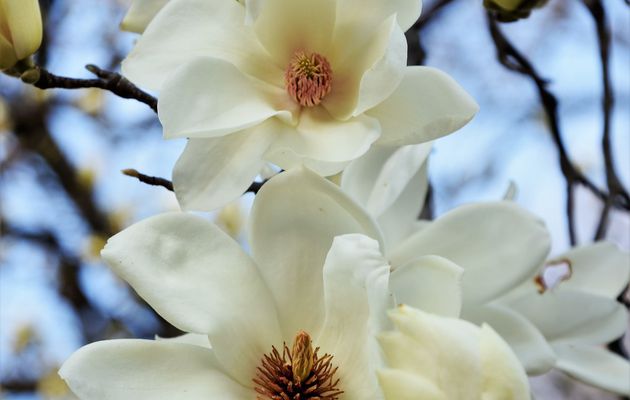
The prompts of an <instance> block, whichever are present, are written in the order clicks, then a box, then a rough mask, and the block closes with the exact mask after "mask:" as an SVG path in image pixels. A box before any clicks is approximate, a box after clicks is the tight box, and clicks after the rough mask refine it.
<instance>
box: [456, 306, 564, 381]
mask: <svg viewBox="0 0 630 400" xmlns="http://www.w3.org/2000/svg"><path fill="white" fill-rule="evenodd" d="M462 317H463V318H465V319H466V320H468V321H471V322H473V323H475V324H477V325H483V324H484V323H485V324H488V325H490V326H491V327H492V328H493V329H494V330H495V331H496V332H497V333H498V334H499V335H501V337H502V338H503V340H505V341H506V342H507V343H508V344H509V345H510V347H511V348H512V350H513V351H514V352H515V353H516V355H517V356H518V358H519V360H520V362H521V364H523V366H524V367H525V370H526V371H527V373H528V374H530V375H540V374H544V373H545V372H548V371H549V370H551V369H552V368H553V367H554V365H555V363H556V356H555V354H554V352H553V349H552V348H551V346H550V345H549V344H548V343H547V340H546V339H545V337H544V336H543V335H542V334H541V333H540V331H538V329H536V327H535V326H534V325H532V323H531V322H529V321H528V320H527V319H526V318H525V317H523V316H522V315H520V314H518V313H516V312H514V311H513V310H511V309H509V308H507V307H504V306H501V305H498V304H487V305H483V306H479V307H465V308H464V312H463V315H462Z"/></svg>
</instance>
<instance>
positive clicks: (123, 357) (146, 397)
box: [59, 340, 253, 400]
mask: <svg viewBox="0 0 630 400" xmlns="http://www.w3.org/2000/svg"><path fill="white" fill-rule="evenodd" d="M59 375H60V376H61V377H62V378H63V379H64V380H65V381H66V382H67V383H68V386H69V387H70V389H72V391H73V392H74V393H75V394H76V395H77V396H79V397H80V398H82V399H90V400H156V399H178V400H198V399H218V398H220V399H226V400H242V399H246V398H250V397H252V396H253V390H251V389H248V388H246V387H243V386H241V385H239V384H238V383H236V382H235V381H234V380H232V379H231V378H230V377H229V376H227V375H226V374H225V373H224V372H222V370H221V367H220V364H219V363H218V362H217V360H216V358H215V357H214V354H213V353H212V351H211V350H209V349H204V348H202V347H199V346H192V345H187V344H181V343H167V342H156V341H150V340H108V341H104V342H96V343H92V344H90V345H87V346H85V347H82V348H81V349H79V350H78V351H77V352H75V353H74V354H73V355H72V356H71V357H70V359H68V360H67V361H66V362H65V363H64V364H63V366H62V367H61V369H60V370H59Z"/></svg>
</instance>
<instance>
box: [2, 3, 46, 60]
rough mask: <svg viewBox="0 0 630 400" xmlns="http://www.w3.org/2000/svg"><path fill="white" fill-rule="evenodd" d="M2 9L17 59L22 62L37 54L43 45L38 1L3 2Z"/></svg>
mask: <svg viewBox="0 0 630 400" xmlns="http://www.w3.org/2000/svg"><path fill="white" fill-rule="evenodd" d="M0 7H1V8H2V10H1V11H2V13H3V14H4V16H3V17H4V18H6V23H7V27H8V30H9V32H10V35H11V42H12V43H13V51H14V52H15V56H16V57H17V59H18V60H22V59H24V58H26V57H28V56H30V55H31V54H33V53H35V52H36V51H37V49H39V46H40V45H41V43H42V15H41V12H40V10H39V2H38V0H3V1H2V2H1V4H0ZM0 18H1V17H0Z"/></svg>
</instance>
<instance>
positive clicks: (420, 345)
mask: <svg viewBox="0 0 630 400" xmlns="http://www.w3.org/2000/svg"><path fill="white" fill-rule="evenodd" d="M389 315H390V318H391V320H392V322H393V323H394V325H395V326H396V328H397V331H390V332H385V333H382V334H381V335H379V343H380V344H381V348H382V349H383V352H384V354H385V358H386V361H387V364H388V366H389V367H390V368H395V369H398V370H401V371H405V372H409V373H413V374H416V375H419V376H422V377H424V378H425V379H427V380H428V381H430V382H433V383H434V384H435V385H436V386H437V387H438V388H439V389H440V390H442V391H443V392H444V394H445V395H446V398H448V399H477V398H479V397H480V394H481V390H482V384H483V380H482V378H483V377H482V373H481V367H482V364H481V358H480V345H479V328H477V327H476V326H474V325H473V324H471V323H469V322H466V321H463V320H459V319H455V318H444V317H439V316H436V315H432V314H429V313H425V312H423V311H420V310H417V309H413V308H411V307H408V306H399V307H397V309H396V310H394V311H391V312H390V313H389ZM453 382H457V384H453Z"/></svg>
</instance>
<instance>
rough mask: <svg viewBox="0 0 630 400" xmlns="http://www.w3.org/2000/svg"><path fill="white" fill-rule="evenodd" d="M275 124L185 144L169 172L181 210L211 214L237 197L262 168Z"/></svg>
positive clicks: (273, 122) (192, 140)
mask: <svg viewBox="0 0 630 400" xmlns="http://www.w3.org/2000/svg"><path fill="white" fill-rule="evenodd" d="M277 124H280V123H279V122H277V121H268V122H266V123H264V124H261V125H260V126H257V127H255V128H252V129H248V130H245V131H242V132H238V133H233V134H230V135H228V136H226V137H222V138H215V139H191V140H189V141H188V144H187V145H186V148H185V149H184V152H183V153H182V155H181V156H180V157H179V160H177V163H176V164H175V168H174V169H173V187H174V189H175V194H176V195H177V200H178V201H179V204H180V206H181V207H182V209H184V210H197V211H211V210H214V209H216V208H219V207H221V206H224V205H226V204H228V203H229V202H230V201H232V200H234V199H236V198H238V197H239V196H241V195H242V194H243V192H245V190H246V189H247V188H248V187H249V185H250V184H251V183H252V181H253V180H254V178H255V177H256V175H258V172H259V171H260V169H261V168H262V167H263V165H264V161H263V159H262V156H263V153H264V152H265V151H266V150H267V149H268V148H269V145H270V143H271V141H272V140H273V139H274V136H273V135H274V133H273V128H274V127H275V126H276V125H277Z"/></svg>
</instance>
